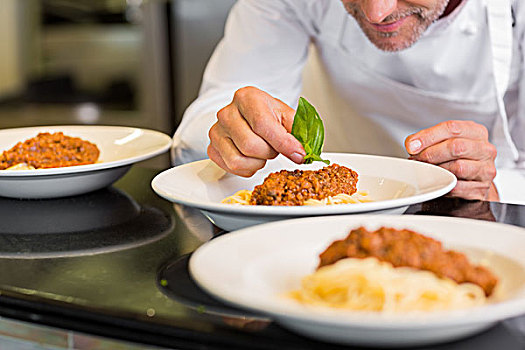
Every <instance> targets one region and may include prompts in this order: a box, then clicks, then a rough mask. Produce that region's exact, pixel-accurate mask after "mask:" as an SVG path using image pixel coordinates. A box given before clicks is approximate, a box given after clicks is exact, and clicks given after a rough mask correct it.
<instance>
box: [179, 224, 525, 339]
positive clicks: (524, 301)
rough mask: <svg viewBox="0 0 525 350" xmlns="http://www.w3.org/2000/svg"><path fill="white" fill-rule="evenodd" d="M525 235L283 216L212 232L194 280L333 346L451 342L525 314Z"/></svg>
mask: <svg viewBox="0 0 525 350" xmlns="http://www.w3.org/2000/svg"><path fill="white" fill-rule="evenodd" d="M523 246H525V229H524V228H521V227H518V226H512V225H507V224H501V223H496V222H489V221H481V220H473V219H464V218H454V217H441V216H414V215H401V216H400V215H397V216H394V215H344V216H325V217H316V218H299V219H292V220H284V221H280V222H273V223H268V224H264V225H258V226H253V227H249V228H246V229H243V230H239V231H236V232H232V233H230V234H227V235H222V236H219V237H217V238H215V239H213V240H211V241H209V242H207V243H205V244H204V245H202V246H201V247H199V248H198V249H197V250H196V251H195V252H194V253H193V255H192V256H191V258H190V262H189V271H190V274H191V276H192V278H193V279H194V280H195V281H196V282H197V284H198V285H199V286H200V287H202V288H203V289H204V290H205V291H206V292H207V293H209V294H211V295H212V296H214V297H215V298H218V299H219V300H221V301H223V302H226V303H227V304H230V305H233V306H235V307H240V308H244V309H249V310H251V311H254V312H256V313H258V314H262V315H266V316H268V317H270V318H271V319H273V320H274V321H275V322H277V323H279V324H280V325H282V326H284V327H286V328H288V329H290V330H292V331H295V332H297V333H299V334H302V335H305V336H308V337H312V338H316V339H320V340H324V341H328V342H335V343H343V344H352V345H367V346H398V347H399V346H401V347H403V346H415V345H425V344H431V343H439V342H445V341H452V340H456V339H460V338H462V337H466V336H469V335H472V334H475V333H478V332H481V331H483V330H485V329H488V328H489V327H491V326H493V325H494V324H496V323H497V322H498V321H501V320H504V319H507V318H511V317H514V316H518V315H522V314H524V313H525V287H524V286H525V256H524V255H523V254H522V249H521V247H523Z"/></svg>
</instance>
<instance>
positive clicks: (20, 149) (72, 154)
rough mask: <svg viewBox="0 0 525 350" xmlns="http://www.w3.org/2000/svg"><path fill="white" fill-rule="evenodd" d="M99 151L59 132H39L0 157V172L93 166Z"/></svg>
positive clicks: (87, 142) (91, 145)
mask: <svg viewBox="0 0 525 350" xmlns="http://www.w3.org/2000/svg"><path fill="white" fill-rule="evenodd" d="M99 154H100V151H99V149H98V147H97V146H96V145H95V144H93V143H91V142H89V141H85V140H82V139H80V138H78V137H71V136H66V135H64V134H63V133H62V132H57V133H53V134H51V133H48V132H45V133H39V134H38V135H37V136H36V137H33V138H30V139H27V140H25V141H23V142H19V143H17V144H16V145H15V146H13V147H12V148H11V149H9V150H7V151H4V152H2V154H0V170H28V169H39V168H59V167H67V166H73V165H85V164H93V163H95V162H96V161H97V159H98V157H99Z"/></svg>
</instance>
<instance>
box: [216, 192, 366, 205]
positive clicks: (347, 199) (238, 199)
mask: <svg viewBox="0 0 525 350" xmlns="http://www.w3.org/2000/svg"><path fill="white" fill-rule="evenodd" d="M251 199H252V191H249V190H240V191H237V192H235V193H234V194H233V195H231V196H228V197H226V198H224V199H223V200H222V201H221V203H225V204H237V205H252V204H251ZM371 201H372V200H371V199H370V198H368V192H367V191H357V192H356V193H354V194H352V195H349V194H346V193H340V194H337V195H335V196H331V197H326V198H323V199H313V198H310V199H308V200H306V201H305V202H304V204H303V205H318V206H321V205H334V204H356V203H365V202H371Z"/></svg>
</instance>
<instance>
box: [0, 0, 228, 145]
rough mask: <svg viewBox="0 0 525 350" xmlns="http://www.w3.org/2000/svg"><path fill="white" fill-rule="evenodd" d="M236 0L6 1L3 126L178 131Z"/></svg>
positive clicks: (0, 9)
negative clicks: (57, 126) (83, 125)
mask: <svg viewBox="0 0 525 350" xmlns="http://www.w3.org/2000/svg"><path fill="white" fill-rule="evenodd" d="M234 2H235V0H0V128H8V127H23V126H36V125H55V124H99V125H127V126H137V127H146V128H150V129H155V130H158V131H162V132H165V133H167V134H170V135H171V134H173V132H174V131H175V129H176V127H177V125H178V123H179V122H180V119H181V117H182V113H183V111H184V109H185V108H186V107H187V106H188V104H189V103H190V102H191V101H192V100H193V99H194V98H195V97H196V96H197V92H198V88H199V86H200V82H201V77H202V73H203V70H204V67H205V64H206V62H207V60H208V58H209V57H210V55H211V53H212V50H213V48H214V47H215V45H216V43H217V42H218V41H219V40H220V38H221V37H222V34H223V29H224V22H225V20H226V16H227V13H228V11H229V9H230V8H231V6H232V5H233V3H234Z"/></svg>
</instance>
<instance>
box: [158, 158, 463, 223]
mask: <svg viewBox="0 0 525 350" xmlns="http://www.w3.org/2000/svg"><path fill="white" fill-rule="evenodd" d="M323 158H325V159H329V160H330V161H331V162H333V163H337V164H340V165H344V166H347V167H349V168H351V169H353V170H355V171H356V172H357V173H358V174H359V181H358V183H357V188H358V190H366V191H368V192H369V195H368V197H369V198H370V199H372V200H373V202H369V203H358V204H342V205H330V206H288V207H284V206H248V205H245V206H242V205H232V204H222V203H220V202H221V200H222V199H224V198H226V197H228V196H230V195H232V194H233V193H235V192H236V191H239V190H241V189H247V190H253V188H254V187H255V186H256V185H259V184H261V183H262V182H263V180H264V178H265V177H266V176H267V175H268V174H270V173H271V172H275V171H279V170H282V169H289V170H293V169H303V170H307V169H318V168H320V167H323V166H324V164H323V163H321V162H315V163H317V164H315V163H314V164H311V165H297V164H295V163H293V162H291V161H290V160H288V159H286V158H285V157H282V156H280V157H278V158H276V159H274V160H272V161H269V162H268V163H267V164H266V166H265V167H264V168H263V169H262V170H260V171H259V172H257V173H256V174H255V175H254V176H252V177H251V178H243V177H239V176H235V175H231V174H228V173H226V172H225V171H223V170H222V169H220V168H219V167H218V166H217V165H215V163H213V162H212V161H210V160H203V161H198V162H193V163H189V164H185V165H181V166H178V167H175V168H172V169H169V170H166V171H164V172H162V173H161V174H159V175H157V176H156V177H155V178H154V179H153V181H152V187H153V189H154V190H155V192H157V194H159V195H160V196H162V197H164V198H165V199H167V200H170V201H172V202H175V203H180V204H184V205H187V206H190V207H195V208H198V209H200V210H201V211H202V212H203V213H204V215H206V216H207V217H208V218H209V219H210V220H211V221H212V222H213V223H215V224H216V225H217V226H219V227H221V228H223V229H225V230H229V231H231V230H236V229H239V228H243V227H247V226H251V225H255V224H260V223H264V222H268V221H275V220H282V219H289V218H294V217H300V216H314V215H332V214H349V213H363V212H371V211H383V213H385V212H390V213H402V212H404V210H405V209H406V207H407V206H408V205H411V204H415V203H419V202H424V201H427V200H430V199H433V198H436V197H439V196H441V195H444V194H446V193H447V192H449V191H450V190H452V189H453V188H454V186H455V185H456V177H455V176H454V175H453V174H452V173H450V172H449V171H447V170H445V169H443V168H440V167H437V166H434V165H430V164H427V163H422V162H416V161H412V160H407V159H401V158H391V157H381V156H372V155H363V154H348V153H325V154H323Z"/></svg>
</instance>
